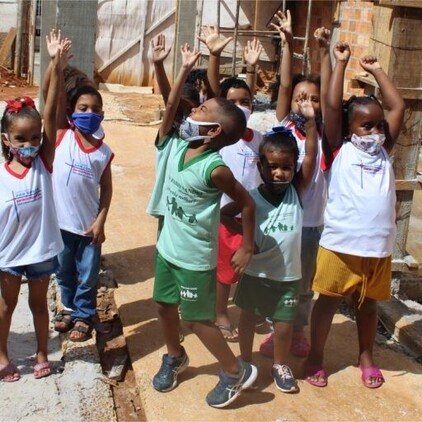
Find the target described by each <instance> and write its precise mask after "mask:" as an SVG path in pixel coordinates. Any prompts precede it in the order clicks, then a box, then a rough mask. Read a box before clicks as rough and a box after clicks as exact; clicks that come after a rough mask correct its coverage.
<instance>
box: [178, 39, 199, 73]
mask: <svg viewBox="0 0 422 422" xmlns="http://www.w3.org/2000/svg"><path fill="white" fill-rule="evenodd" d="M180 52H181V53H182V66H183V67H184V68H186V69H189V70H190V69H192V68H193V66H194V65H195V63H196V61H197V60H198V59H199V57H200V56H201V52H200V51H197V50H195V49H193V50H192V51H191V49H190V47H189V44H187V43H185V44H184V45H182V46H181V47H180Z"/></svg>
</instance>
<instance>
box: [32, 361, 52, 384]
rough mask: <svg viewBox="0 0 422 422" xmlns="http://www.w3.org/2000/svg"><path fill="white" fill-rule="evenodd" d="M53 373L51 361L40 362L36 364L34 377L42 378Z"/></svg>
mask: <svg viewBox="0 0 422 422" xmlns="http://www.w3.org/2000/svg"><path fill="white" fill-rule="evenodd" d="M49 375H51V365H50V362H48V361H47V362H40V363H37V364H36V365H34V378H35V379H37V380H38V379H40V378H45V377H48V376H49Z"/></svg>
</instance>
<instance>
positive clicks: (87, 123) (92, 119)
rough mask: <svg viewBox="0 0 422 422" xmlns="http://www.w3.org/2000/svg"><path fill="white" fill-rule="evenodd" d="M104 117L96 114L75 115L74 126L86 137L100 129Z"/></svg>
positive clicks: (73, 115) (73, 116) (73, 118)
mask: <svg viewBox="0 0 422 422" xmlns="http://www.w3.org/2000/svg"><path fill="white" fill-rule="evenodd" d="M103 119H104V116H103V115H101V114H96V113H73V114H72V120H73V124H74V125H75V126H76V127H77V128H78V129H79V130H80V131H81V132H82V133H85V134H86V135H92V134H94V133H95V132H96V131H97V130H98V129H99V127H100V125H101V122H102V121H103Z"/></svg>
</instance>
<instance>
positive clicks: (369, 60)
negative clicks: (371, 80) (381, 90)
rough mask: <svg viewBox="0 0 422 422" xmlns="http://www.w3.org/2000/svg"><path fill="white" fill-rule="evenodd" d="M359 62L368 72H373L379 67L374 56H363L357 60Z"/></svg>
mask: <svg viewBox="0 0 422 422" xmlns="http://www.w3.org/2000/svg"><path fill="white" fill-rule="evenodd" d="M359 64H360V65H361V66H362V67H363V69H365V70H366V71H367V72H369V73H374V72H375V70H377V69H381V65H380V64H379V62H378V59H377V58H376V57H375V56H365V57H362V58H361V59H360V60H359Z"/></svg>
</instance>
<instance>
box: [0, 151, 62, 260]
mask: <svg viewBox="0 0 422 422" xmlns="http://www.w3.org/2000/svg"><path fill="white" fill-rule="evenodd" d="M62 249H63V242H62V237H61V234H60V230H59V225H58V223H57V217H56V211H55V208H54V199H53V187H52V183H51V171H50V170H48V169H47V168H46V165H45V164H44V162H43V160H42V158H41V157H40V156H37V157H35V158H34V160H33V161H32V164H31V167H30V168H28V169H25V171H24V172H23V173H22V174H20V175H19V174H17V173H15V172H14V171H13V170H12V169H11V168H10V167H9V165H8V164H7V163H2V164H1V165H0V267H17V266H21V265H30V264H38V263H41V262H43V261H46V260H48V259H50V258H53V257H54V256H56V255H57V254H58V253H60V252H61V250H62Z"/></svg>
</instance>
